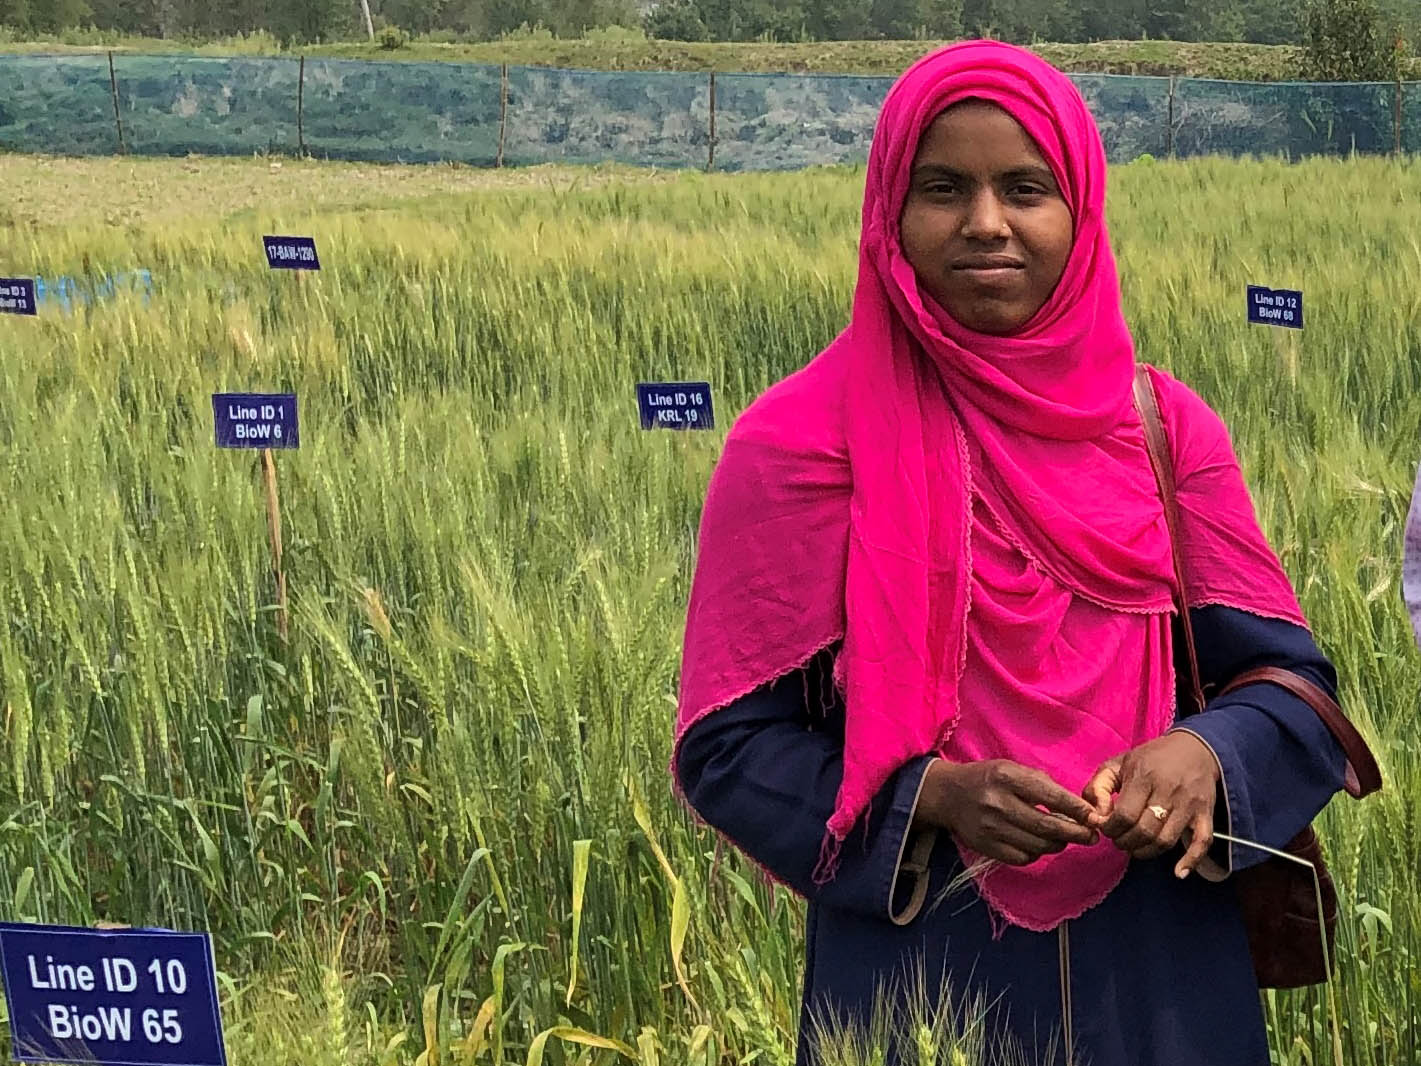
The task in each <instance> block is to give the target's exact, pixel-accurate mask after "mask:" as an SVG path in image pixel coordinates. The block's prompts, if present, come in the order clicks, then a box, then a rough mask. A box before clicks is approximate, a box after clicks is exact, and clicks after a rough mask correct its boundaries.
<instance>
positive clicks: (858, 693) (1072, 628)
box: [673, 41, 1305, 929]
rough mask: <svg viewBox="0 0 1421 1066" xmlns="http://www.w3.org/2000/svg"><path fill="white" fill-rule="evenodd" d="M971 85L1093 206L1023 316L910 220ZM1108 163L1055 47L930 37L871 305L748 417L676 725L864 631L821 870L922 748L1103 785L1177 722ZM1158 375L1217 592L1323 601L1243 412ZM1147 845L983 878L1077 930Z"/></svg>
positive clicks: (1085, 208)
mask: <svg viewBox="0 0 1421 1066" xmlns="http://www.w3.org/2000/svg"><path fill="white" fill-rule="evenodd" d="M968 97H973V98H977V99H981V100H987V101H990V102H993V103H995V104H998V105H999V106H1001V107H1003V108H1004V109H1006V110H1007V111H1008V112H1009V113H1010V114H1012V115H1013V116H1014V117H1015V118H1016V119H1017V121H1018V122H1020V123H1021V125H1022V126H1023V127H1024V128H1025V130H1026V131H1027V133H1028V134H1029V135H1030V136H1031V137H1032V139H1033V140H1034V141H1035V142H1036V144H1037V146H1038V148H1039V150H1040V151H1041V154H1042V156H1043V157H1044V158H1045V159H1046V161H1047V162H1048V164H1049V165H1050V167H1051V169H1052V171H1053V172H1054V174H1055V176H1056V179H1057V181H1058V183H1059V185H1060V187H1061V190H1062V192H1063V194H1064V196H1065V197H1066V200H1067V202H1068V204H1069V206H1070V209H1071V214H1072V218H1073V221H1074V228H1075V236H1074V242H1073V245H1072V248H1071V252H1070V257H1069V260H1068V262H1067V265H1066V268H1065V273H1064V275H1063V276H1062V278H1061V280H1060V282H1059V284H1058V285H1057V287H1056V289H1055V291H1054V292H1053V294H1052V296H1051V298H1050V299H1049V300H1048V301H1047V302H1046V304H1045V305H1044V306H1043V307H1042V308H1041V309H1040V311H1039V312H1037V314H1036V315H1035V316H1034V317H1033V319H1032V320H1031V321H1030V322H1028V323H1027V324H1026V326H1025V327H1023V328H1022V329H1021V330H1020V331H1018V332H1017V333H1015V334H1013V335H1011V336H1006V337H1002V336H989V335H985V334H979V333H975V332H973V331H971V330H968V329H966V328H964V327H962V326H961V325H960V324H958V323H957V322H956V321H954V320H953V319H952V318H950V317H949V316H948V315H947V314H946V313H945V312H944V311H943V310H942V309H941V308H940V307H938V306H937V305H936V304H935V303H934V302H932V301H931V300H930V299H928V298H927V297H925V296H924V295H923V294H922V293H921V292H920V291H919V288H918V285H917V282H916V278H915V275H914V273H913V270H912V268H911V267H910V266H909V264H908V263H907V261H906V260H905V258H904V256H903V251H902V248H901V244H900V240H899V234H898V218H899V215H900V213H901V210H902V205H903V202H904V199H905V196H906V194H907V189H908V181H909V170H910V166H911V163H912V160H913V156H914V154H915V151H916V147H917V144H918V141H919V138H920V137H921V136H922V134H923V131H924V130H925V129H926V127H927V126H928V125H929V124H930V123H931V122H932V120H933V119H934V118H936V116H937V115H939V114H940V113H941V112H942V111H943V110H944V109H945V108H947V107H949V106H951V105H952V104H954V103H957V102H959V101H961V100H964V99H966V98H968ZM1105 180H1106V164H1105V152H1104V148H1103V145H1102V143H1101V139H1100V135H1099V132H1098V131H1097V129H1096V126H1095V123H1094V121H1093V120H1092V118H1091V116H1090V114H1089V112H1088V111H1087V109H1086V106H1085V103H1084V101H1083V100H1082V98H1081V96H1080V94H1079V92H1078V91H1077V90H1076V89H1075V87H1074V85H1073V84H1072V83H1071V82H1070V80H1069V79H1068V78H1067V77H1065V75H1063V74H1062V73H1060V72H1059V71H1057V70H1056V69H1055V68H1054V67H1051V66H1050V65H1049V64H1047V63H1046V62H1044V61H1043V60H1041V59H1039V58H1038V57H1036V56H1035V55H1034V54H1032V53H1030V52H1028V51H1026V50H1024V49H1020V48H1016V47H1013V46H1011V45H1006V44H1001V43H997V42H988V41H969V42H964V43H961V44H957V45H952V46H949V47H947V48H944V49H942V50H940V51H938V52H935V53H933V54H931V55H929V56H926V57H924V58H923V59H922V60H920V61H919V62H918V63H916V64H915V65H914V66H913V67H912V68H910V69H909V70H908V71H907V72H906V73H905V74H904V75H903V76H902V78H900V79H899V81H898V82H897V83H896V84H895V85H894V87H893V89H892V90H891V91H890V93H889V95H888V97H887V99H886V101H885V103H884V106H883V111H882V114H881V116H880V118H879V123H878V127H877V130H876V132H875V135H874V140H873V147H872V150H871V153H870V158H869V166H868V174H867V180H866V188H865V194H864V206H863V228H862V234H861V241H860V253H859V273H858V284H857V288H856V290H855V294H854V302H853V314H852V319H851V321H850V323H849V325H848V327H847V328H846V329H845V330H844V332H843V333H842V334H840V336H839V337H838V338H837V339H836V340H835V341H834V342H833V343H832V344H831V345H830V346H829V347H828V348H827V349H825V350H824V351H823V352H822V353H820V354H819V355H818V356H817V357H816V358H815V359H813V361H811V362H810V363H809V364H808V365H807V366H806V367H805V368H804V369H802V370H800V371H799V372H797V373H795V374H793V375H792V376H790V377H789V378H786V379H785V380H783V381H781V382H779V383H778V384H776V385H774V386H773V387H771V388H770V389H769V390H767V391H766V392H765V393H764V394H762V395H761V396H760V397H759V398H758V399H757V400H756V401H755V402H754V403H753V404H752V405H751V406H750V407H749V408H748V409H747V410H746V411H745V412H744V413H743V414H742V415H741V417H740V418H739V419H738V420H737V421H736V423H735V425H734V426H733V428H732V430H731V432H730V434H729V436H728V439H727V441H726V445H725V451H724V453H723V455H722V457H721V460H720V462H719V464H718V465H717V467H716V470H715V472H714V474H713V476H712V478H711V483H710V486H709V489H708V492H707V496H706V503H705V509H704V512H703V516H702V521H701V528H700V539H699V554H698V561H697V565H696V570H695V577H694V581H693V584H692V590H691V602H690V606H689V610H688V614H687V620H686V634H685V646H684V655H683V661H682V673H681V691H680V701H679V713H678V716H677V725H676V741H677V744H678V745H679V742H680V739H681V738H682V737H683V736H684V734H685V732H686V730H687V729H689V728H690V727H691V726H692V725H694V724H695V723H696V722H697V721H699V720H700V719H702V718H703V717H704V716H706V715H708V714H712V713H714V712H715V711H716V710H717V709H719V708H722V707H724V706H726V705H728V704H729V703H732V702H734V701H735V700H736V699H737V698H739V697H740V696H742V695H745V694H747V693H748V692H750V691H752V690H754V689H756V688H758V687H759V686H761V685H763V684H764V683H766V682H768V681H770V680H772V679H775V678H778V677H781V676H783V675H785V674H788V673H790V672H791V671H794V670H795V669H797V668H799V667H801V666H803V665H804V664H805V663H806V662H807V661H808V660H809V659H810V658H812V657H813V656H814V654H815V653H817V652H818V651H820V650H821V649H823V648H825V647H828V646H830V645H832V644H835V643H837V642H840V641H842V648H841V650H840V652H839V654H838V658H837V660H836V663H835V670H834V677H835V682H836V685H837V686H838V688H839V690H840V692H841V693H842V695H843V698H844V704H845V708H846V723H845V737H844V774H843V779H842V783H841V785H840V788H839V793H838V798H837V802H836V806H835V809H834V812H833V815H832V816H831V817H830V818H829V820H828V822H827V824H826V826H825V838H824V850H823V858H822V861H821V864H820V869H819V870H818V871H817V873H816V877H817V878H818V879H819V880H821V881H822V880H824V879H827V878H828V877H831V876H832V875H833V870H834V865H835V861H836V856H837V853H838V848H839V845H840V844H841V843H842V842H843V840H844V839H845V837H846V836H847V835H848V833H849V831H850V830H851V829H852V827H853V826H854V825H855V823H856V822H857V821H858V820H859V819H860V818H861V817H865V816H866V812H867V811H868V808H869V805H870V802H871V800H872V799H873V797H874V795H875V793H877V792H878V790H879V789H880V788H882V786H883V785H884V784H885V783H886V782H887V780H888V779H889V777H890V776H891V775H892V774H893V772H894V771H895V770H896V769H897V768H898V767H900V766H901V765H903V764H904V763H905V762H907V761H909V760H911V759H913V758H916V757H918V756H921V755H925V754H929V753H937V754H938V755H940V756H942V757H944V758H948V759H953V760H956V761H968V760H972V759H979V758H1011V759H1013V760H1015V761H1017V762H1021V763H1023V764H1026V765H1030V766H1034V767H1037V768H1039V769H1042V770H1045V771H1046V772H1048V773H1050V774H1051V775H1052V777H1053V778H1055V779H1056V780H1057V781H1059V782H1060V783H1061V784H1062V785H1064V786H1065V787H1067V788H1069V789H1071V790H1072V791H1079V790H1080V789H1081V788H1082V787H1084V785H1085V783H1086V781H1087V780H1088V778H1089V776H1090V774H1091V772H1092V771H1094V769H1095V768H1096V767H1097V766H1098V765H1099V763H1100V762H1102V761H1104V760H1105V759H1107V758H1110V757H1112V756H1114V755H1118V754H1120V753H1121V752H1123V751H1125V750H1128V749H1129V748H1131V747H1134V746H1137V745H1138V744H1140V743H1143V742H1144V741H1146V740H1149V739H1151V738H1153V737H1156V736H1159V735H1160V734H1161V733H1163V732H1164V731H1165V730H1166V729H1167V728H1168V727H1169V725H1170V722H1171V720H1172V716H1173V711H1174V692H1173V670H1172V666H1171V657H1170V635H1169V617H1170V613H1171V611H1172V602H1171V594H1170V582H1171V580H1172V578H1171V575H1172V568H1171V562H1170V547H1169V541H1168V532H1167V529H1166V526H1165V522H1164V515H1163V509H1162V506H1161V503H1160V500H1159V498H1158V494H1157V491H1156V487H1155V483H1154V478H1153V475H1152V473H1151V469H1150V464H1149V459H1148V454H1147V451H1146V447H1145V438H1144V433H1143V429H1142V427H1141V424H1140V421H1139V418H1138V416H1137V414H1136V412H1135V410H1134V407H1133V404H1132V400H1131V382H1132V377H1133V373H1134V367H1135V352H1134V344H1133V341H1132V339H1131V336H1130V332H1129V329H1128V327H1127V325H1126V323H1125V319H1124V316H1123V313H1122V310H1121V305H1120V289H1119V281H1118V278H1117V275H1116V269H1115V261H1114V258H1113V255H1112V252H1111V249H1110V243H1109V238H1108V235H1107V232H1106V227H1105V218H1104V206H1105ZM1151 373H1152V376H1153V380H1154V383H1155V386H1156V390H1157V393H1158V395H1159V397H1160V402H1161V406H1162V408H1163V411H1164V415H1165V421H1166V428H1167V429H1168V432H1169V436H1170V442H1171V447H1172V450H1173V457H1174V463H1175V469H1176V472H1177V479H1178V482H1179V502H1180V508H1181V513H1182V520H1183V527H1182V530H1181V541H1182V548H1183V551H1184V556H1185V564H1186V573H1187V575H1188V576H1187V584H1188V586H1189V587H1188V597H1189V602H1190V603H1191V604H1194V605H1202V604H1224V605H1228V606H1233V607H1237V608H1240V609H1243V610H1247V611H1252V612H1254V613H1258V614H1263V615H1266V616H1269V617H1276V618H1282V619H1287V620H1289V621H1292V622H1295V623H1297V624H1300V625H1301V624H1305V623H1304V621H1303V617H1302V613H1301V610H1300V608H1299V606H1298V603H1297V600H1296V598H1295V596H1294V594H1293V590H1292V587H1291V585H1290V584H1289V582H1288V579H1287V577H1286V575H1285V574H1284V572H1283V570H1282V568H1281V566H1280V565H1279V563H1278V560H1277V558H1276V556H1275V555H1274V553H1273V552H1272V550H1271V549H1270V548H1269V546H1268V544H1267V542H1266V540H1265V539H1264V537H1263V535H1262V533H1261V532H1260V530H1259V527H1258V523H1257V520H1256V517H1255V514H1254V510H1253V505H1252V503H1251V501H1250V499H1249V496H1248V492H1247V490H1246V488H1245V486H1244V483H1243V478H1242V476H1241V474H1240V472H1239V467H1238V463H1237V460H1236V459H1235V456H1234V453H1233V449H1232V446H1231V444H1230V442H1229V438H1228V434H1227V432H1226V430H1225V428H1224V426H1223V424H1222V423H1221V421H1220V420H1219V418H1218V417H1217V415H1215V414H1214V413H1213V412H1212V411H1211V410H1210V409H1209V408H1208V407H1207V406H1206V405H1205V404H1204V402H1203V401H1202V400H1200V399H1199V398H1198V397H1197V396H1195V395H1194V393H1192V392H1191V391H1190V390H1188V389H1187V388H1186V387H1185V386H1183V385H1181V384H1180V383H1178V382H1177V381H1175V380H1174V379H1172V378H1170V377H1169V376H1168V375H1166V374H1163V373H1162V372H1159V371H1152V372H1151ZM673 767H674V760H673ZM959 846H960V845H959ZM962 850H963V852H964V858H966V859H967V860H968V861H969V862H970V861H971V860H972V859H973V858H975V857H976V856H974V855H972V854H971V853H970V852H968V851H967V850H966V849H965V848H963V849H962ZM1127 861H1128V860H1127V858H1126V857H1125V856H1124V855H1123V854H1122V853H1120V852H1119V851H1118V850H1116V849H1115V848H1114V846H1113V845H1112V844H1111V843H1110V842H1108V841H1104V840H1102V841H1101V842H1100V844H1098V845H1096V846H1093V847H1073V848H1069V849H1067V850H1066V851H1065V852H1062V853H1061V854H1059V855H1054V856H1046V857H1044V858H1043V859H1040V860H1038V861H1037V862H1035V863H1033V864H1031V865H1030V866H1026V867H1005V866H1003V867H998V868H996V869H995V870H993V871H992V872H991V873H989V874H987V875H986V876H985V877H982V878H979V881H978V884H979V888H980V889H981V891H982V893H983V895H984V896H985V897H986V898H987V900H988V901H989V902H990V903H991V904H992V907H993V909H994V911H995V912H996V913H997V914H999V915H1001V916H1002V917H1004V918H1005V919H1006V920H1008V921H1011V922H1013V923H1015V924H1018V925H1022V926H1025V927H1027V928H1033V929H1049V928H1052V927H1053V926H1054V925H1056V924H1058V923H1059V922H1060V921H1061V920H1063V919H1065V918H1070V917H1074V916H1077V915H1079V914H1080V913H1082V912H1083V911H1084V909H1086V908H1087V907H1089V906H1092V905H1094V904H1095V903H1097V902H1099V901H1100V900H1101V899H1103V898H1104V896H1105V895H1106V894H1107V893H1108V892H1109V891H1110V889H1111V888H1113V887H1114V885H1115V884H1116V883H1118V881H1119V879H1120V877H1121V876H1123V873H1124V870H1125V865H1126V862H1127Z"/></svg>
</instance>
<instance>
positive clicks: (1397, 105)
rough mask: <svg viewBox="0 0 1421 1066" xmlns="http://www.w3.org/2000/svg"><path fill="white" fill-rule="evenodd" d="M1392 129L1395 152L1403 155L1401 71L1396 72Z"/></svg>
mask: <svg viewBox="0 0 1421 1066" xmlns="http://www.w3.org/2000/svg"><path fill="white" fill-rule="evenodd" d="M1391 129H1392V133H1393V134H1394V135H1395V139H1394V143H1393V151H1394V152H1395V153H1396V155H1398V156H1399V155H1401V71H1397V72H1396V100H1395V101H1394V102H1393V104H1392V109H1391Z"/></svg>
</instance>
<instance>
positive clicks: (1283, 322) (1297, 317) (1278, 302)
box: [1248, 285, 1303, 329]
mask: <svg viewBox="0 0 1421 1066" xmlns="http://www.w3.org/2000/svg"><path fill="white" fill-rule="evenodd" d="M1248 321H1249V322H1250V323H1257V324H1258V325H1261V326H1287V327H1288V328H1290V329H1302V328H1303V294H1302V293H1301V292H1299V291H1298V290H1296V289H1269V288H1265V287H1264V286H1262V285H1250V286H1249V287H1248Z"/></svg>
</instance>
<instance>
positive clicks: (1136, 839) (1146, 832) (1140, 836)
mask: <svg viewBox="0 0 1421 1066" xmlns="http://www.w3.org/2000/svg"><path fill="white" fill-rule="evenodd" d="M1166 800H1167V797H1165V796H1163V795H1161V794H1160V793H1158V792H1152V793H1151V794H1150V797H1149V800H1148V801H1147V802H1146V803H1145V804H1144V805H1143V807H1142V809H1141V811H1140V813H1139V815H1138V816H1137V817H1136V818H1135V824H1134V825H1132V826H1131V827H1130V828H1128V829H1126V830H1125V832H1123V833H1121V834H1120V836H1118V837H1116V838H1115V845H1116V847H1118V848H1120V850H1121V851H1128V852H1129V853H1130V854H1131V856H1133V857H1136V858H1148V857H1150V856H1148V855H1146V854H1144V853H1145V852H1146V851H1149V850H1151V849H1158V850H1155V851H1154V852H1153V854H1155V855H1159V854H1161V853H1162V852H1163V851H1164V848H1163V847H1160V844H1161V843H1163V841H1164V833H1165V828H1166V827H1167V826H1168V825H1169V820H1170V819H1171V818H1173V817H1174V816H1175V814H1176V813H1179V812H1176V811H1175V810H1173V809H1172V808H1171V807H1170V805H1169V803H1168V802H1166ZM1152 808H1158V809H1162V810H1164V811H1165V812H1166V815H1165V817H1163V818H1161V817H1160V816H1159V815H1157V814H1156V813H1155V811H1154V809H1152ZM1183 814H1184V816H1185V821H1184V823H1183V824H1184V825H1187V824H1188V821H1187V818H1188V811H1185V812H1183ZM1180 828H1181V829H1182V828H1183V825H1181V826H1180ZM1175 839H1176V840H1177V839H1178V835H1177V834H1176V836H1175Z"/></svg>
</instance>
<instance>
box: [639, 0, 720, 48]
mask: <svg viewBox="0 0 1421 1066" xmlns="http://www.w3.org/2000/svg"><path fill="white" fill-rule="evenodd" d="M646 35H647V36H648V37H655V38H657V39H659V40H662V41H704V40H705V39H706V38H707V37H709V36H710V33H709V32H708V31H707V30H706V24H705V21H704V20H703V19H702V18H701V13H700V11H699V10H697V8H696V5H695V4H694V3H692V2H691V0H663V2H662V3H660V4H657V5H656V9H655V10H654V11H652V12H651V14H649V15H647V16H646Z"/></svg>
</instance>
